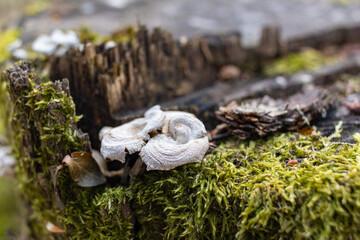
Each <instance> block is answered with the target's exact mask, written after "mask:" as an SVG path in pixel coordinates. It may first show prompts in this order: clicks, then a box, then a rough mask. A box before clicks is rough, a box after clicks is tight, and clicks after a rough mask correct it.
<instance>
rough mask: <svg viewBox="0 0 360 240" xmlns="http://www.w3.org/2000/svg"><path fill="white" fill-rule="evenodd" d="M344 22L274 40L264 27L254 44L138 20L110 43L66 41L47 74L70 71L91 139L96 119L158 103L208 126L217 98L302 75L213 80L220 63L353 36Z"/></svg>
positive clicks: (323, 77)
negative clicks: (184, 33)
mask: <svg viewBox="0 0 360 240" xmlns="http://www.w3.org/2000/svg"><path fill="white" fill-rule="evenodd" d="M350 30H351V28H349V29H345V28H343V29H339V30H333V31H329V32H322V33H319V34H318V35H311V36H307V37H303V38H299V39H292V40H289V41H287V42H282V41H280V34H279V29H278V28H276V27H266V28H264V30H263V34H262V38H261V41H260V43H259V45H258V46H254V47H251V48H244V47H243V46H242V43H241V35H240V34H239V33H229V34H224V35H208V36H203V37H197V38H193V39H181V40H179V41H176V40H174V39H173V37H172V36H171V34H170V33H168V32H166V31H163V30H161V29H159V28H158V29H155V30H154V31H153V32H152V33H149V32H148V31H147V29H146V28H145V27H140V29H139V30H138V31H137V33H136V36H135V38H134V40H133V41H131V42H129V43H125V44H124V43H118V44H117V45H116V46H115V47H114V48H111V49H105V45H104V44H102V45H98V46H95V45H93V44H92V43H87V44H86V45H85V47H84V51H80V50H76V49H72V50H70V51H68V52H67V54H66V55H65V56H63V57H61V58H57V59H54V60H53V61H52V63H51V66H52V67H51V79H59V78H64V77H66V78H68V79H70V87H71V94H72V96H73V98H74V101H75V103H76V106H77V109H78V112H79V113H80V114H83V115H84V119H83V120H82V123H81V125H82V128H83V130H84V131H85V132H88V133H89V134H90V136H91V138H92V141H93V143H94V144H95V145H98V144H99V142H98V140H97V134H98V131H99V130H100V128H101V127H102V126H105V125H111V126H114V125H117V124H121V123H123V122H124V121H126V120H128V119H131V118H132V117H134V116H138V115H139V114H142V113H143V112H144V110H145V109H146V108H148V107H150V106H152V105H154V104H159V103H160V104H161V103H163V105H164V106H165V107H168V108H173V107H174V106H175V108H185V110H190V111H193V112H195V113H198V114H200V117H201V118H202V120H204V121H205V122H206V123H208V124H207V125H208V127H213V126H214V123H215V122H216V120H214V119H215V114H214V113H213V112H211V111H210V110H214V107H215V106H218V105H219V104H220V103H223V102H228V101H230V100H232V99H242V98H246V97H250V96H257V95H261V94H266V93H268V92H273V91H276V90H281V91H282V92H288V91H290V90H291V89H296V88H297V87H298V85H299V84H300V85H301V84H302V83H300V82H301V81H303V80H304V76H300V77H299V76H297V77H292V78H291V79H287V80H286V86H284V85H283V84H279V83H277V82H276V80H274V79H272V80H269V79H264V80H252V81H251V82H244V81H243V80H237V81H234V82H230V83H221V84H219V83H218V72H219V69H220V68H221V67H222V66H224V65H228V64H234V65H238V66H241V65H247V66H251V68H253V69H255V70H259V69H261V68H262V65H264V64H266V63H267V62H268V61H269V60H271V59H274V58H275V57H278V56H282V55H285V54H287V53H289V52H294V51H298V50H299V49H300V48H301V47H305V46H310V47H314V48H317V49H321V48H322V47H324V46H328V45H329V44H334V45H343V44H346V43H347V42H353V41H354V38H353V37H351V36H352V35H353V34H354V33H351V31H350ZM343 34H345V37H342V36H343ZM327 39H329V41H326V40H327ZM353 67H355V68H356V69H358V65H357V63H356V62H355V61H354V60H353V61H347V62H346V61H345V62H344V63H342V64H339V65H337V66H334V67H333V68H332V69H325V70H324V71H325V72H319V73H316V74H314V75H312V76H310V78H311V79H312V80H314V81H316V82H317V83H320V82H326V81H328V80H329V79H328V78H330V79H331V78H335V77H336V76H337V73H341V72H347V71H350V70H351V68H353ZM240 77H241V75H240ZM307 77H309V76H307ZM301 78H302V80H301ZM305 78H306V77H305ZM299 79H300V80H299ZM307 80H308V79H307ZM297 81H300V82H297ZM210 86H211V87H210ZM209 87H210V88H209Z"/></svg>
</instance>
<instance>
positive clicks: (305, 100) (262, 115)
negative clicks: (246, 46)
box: [216, 89, 331, 140]
mask: <svg viewBox="0 0 360 240" xmlns="http://www.w3.org/2000/svg"><path fill="white" fill-rule="evenodd" d="M330 104H331V102H330V100H329V98H328V94H327V93H326V91H321V90H318V89H312V90H309V91H305V92H304V93H297V94H294V95H292V96H290V97H289V98H287V99H285V100H282V99H276V100H275V99H272V98H270V97H268V96H264V97H263V98H261V99H253V100H249V101H245V102H243V103H241V104H237V103H236V102H231V103H230V104H228V105H227V106H224V107H220V109H219V111H217V112H216V114H217V117H218V119H219V120H221V121H222V122H225V123H226V124H227V125H228V127H229V128H230V129H231V131H232V133H233V134H234V135H236V136H237V137H239V138H240V139H241V140H247V139H256V138H259V137H264V136H267V135H269V134H270V133H274V132H278V131H294V130H296V129H299V128H301V127H303V126H304V125H306V124H307V125H310V122H311V121H313V120H314V119H317V118H321V117H322V118H324V117H326V114H327V111H328V109H329V108H330Z"/></svg>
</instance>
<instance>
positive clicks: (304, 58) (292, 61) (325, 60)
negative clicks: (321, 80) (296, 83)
mask: <svg viewBox="0 0 360 240" xmlns="http://www.w3.org/2000/svg"><path fill="white" fill-rule="evenodd" d="M333 61H335V58H333V57H329V56H326V55H325V54H323V53H321V52H319V51H317V50H315V49H306V50H303V51H301V52H298V53H291V54H289V55H288V56H286V57H283V58H280V59H278V60H275V61H274V62H272V63H270V64H269V65H267V66H266V67H265V68H264V70H263V72H264V74H265V75H266V76H276V75H283V74H293V73H296V72H299V71H315V70H318V69H319V68H321V67H322V66H324V65H325V64H329V63H331V62H333Z"/></svg>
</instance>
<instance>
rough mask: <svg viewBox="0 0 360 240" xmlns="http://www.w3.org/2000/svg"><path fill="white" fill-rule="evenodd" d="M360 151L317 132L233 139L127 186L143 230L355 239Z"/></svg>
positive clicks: (150, 233) (143, 233)
mask: <svg viewBox="0 0 360 240" xmlns="http://www.w3.org/2000/svg"><path fill="white" fill-rule="evenodd" d="M335 136H336V135H334V136H333V137H335ZM359 153H360V152H359V143H357V144H341V143H336V142H330V138H326V137H321V136H320V135H319V134H314V135H311V136H301V135H299V134H297V133H288V134H277V135H275V136H273V137H270V138H268V139H265V140H257V141H246V142H241V141H238V140H229V141H228V142H226V143H224V144H222V145H221V146H220V147H219V148H218V149H217V150H216V151H215V152H214V153H212V154H210V155H208V156H207V158H206V159H207V162H206V163H199V164H192V165H188V166H184V167H180V168H177V169H176V170H173V171H170V172H150V173H148V174H146V175H145V176H143V177H141V178H140V179H138V181H137V182H136V184H134V185H132V186H131V187H130V188H131V189H132V190H133V192H134V197H133V199H134V200H133V205H132V207H133V209H134V210H135V212H136V217H137V219H138V221H139V223H140V226H141V227H140V231H139V232H138V236H139V238H140V239H159V235H160V236H161V237H162V238H165V239H179V238H184V239H233V238H234V237H235V236H236V238H237V239H305V238H306V239H357V238H359V237H360V230H359V229H358V227H357V226H358V224H359V221H360V215H359V214H358V213H359V211H360V209H359V208H360V197H359V196H360V184H359V183H360V175H359V173H360V165H359V160H360V158H359ZM296 158H297V159H298V161H299V162H300V163H299V164H298V165H297V166H295V167H289V166H287V165H286V162H287V161H288V160H290V159H296Z"/></svg>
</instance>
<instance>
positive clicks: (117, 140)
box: [99, 105, 165, 163]
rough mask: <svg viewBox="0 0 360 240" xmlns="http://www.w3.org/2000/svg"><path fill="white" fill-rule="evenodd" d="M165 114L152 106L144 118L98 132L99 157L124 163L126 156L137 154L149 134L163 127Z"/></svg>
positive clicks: (157, 107)
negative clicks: (99, 143) (99, 141)
mask: <svg viewBox="0 0 360 240" xmlns="http://www.w3.org/2000/svg"><path fill="white" fill-rule="evenodd" d="M164 120H165V114H164V113H163V112H162V111H161V110H160V106H158V105H157V106H154V107H152V108H150V109H149V110H148V111H146V113H145V117H144V118H139V119H135V120H133V121H131V122H128V123H126V124H123V125H121V126H119V127H115V128H112V129H109V128H108V127H106V128H104V129H102V130H101V131H100V134H99V135H100V136H99V137H100V139H101V150H100V152H101V155H102V156H103V157H104V158H105V159H107V160H119V161H121V162H122V163H124V162H125V157H126V155H127V154H133V153H135V152H139V151H140V150H141V148H142V147H143V146H144V145H145V141H146V140H148V139H149V138H150V136H149V133H150V132H153V131H156V130H159V129H161V128H162V127H163V125H164Z"/></svg>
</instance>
